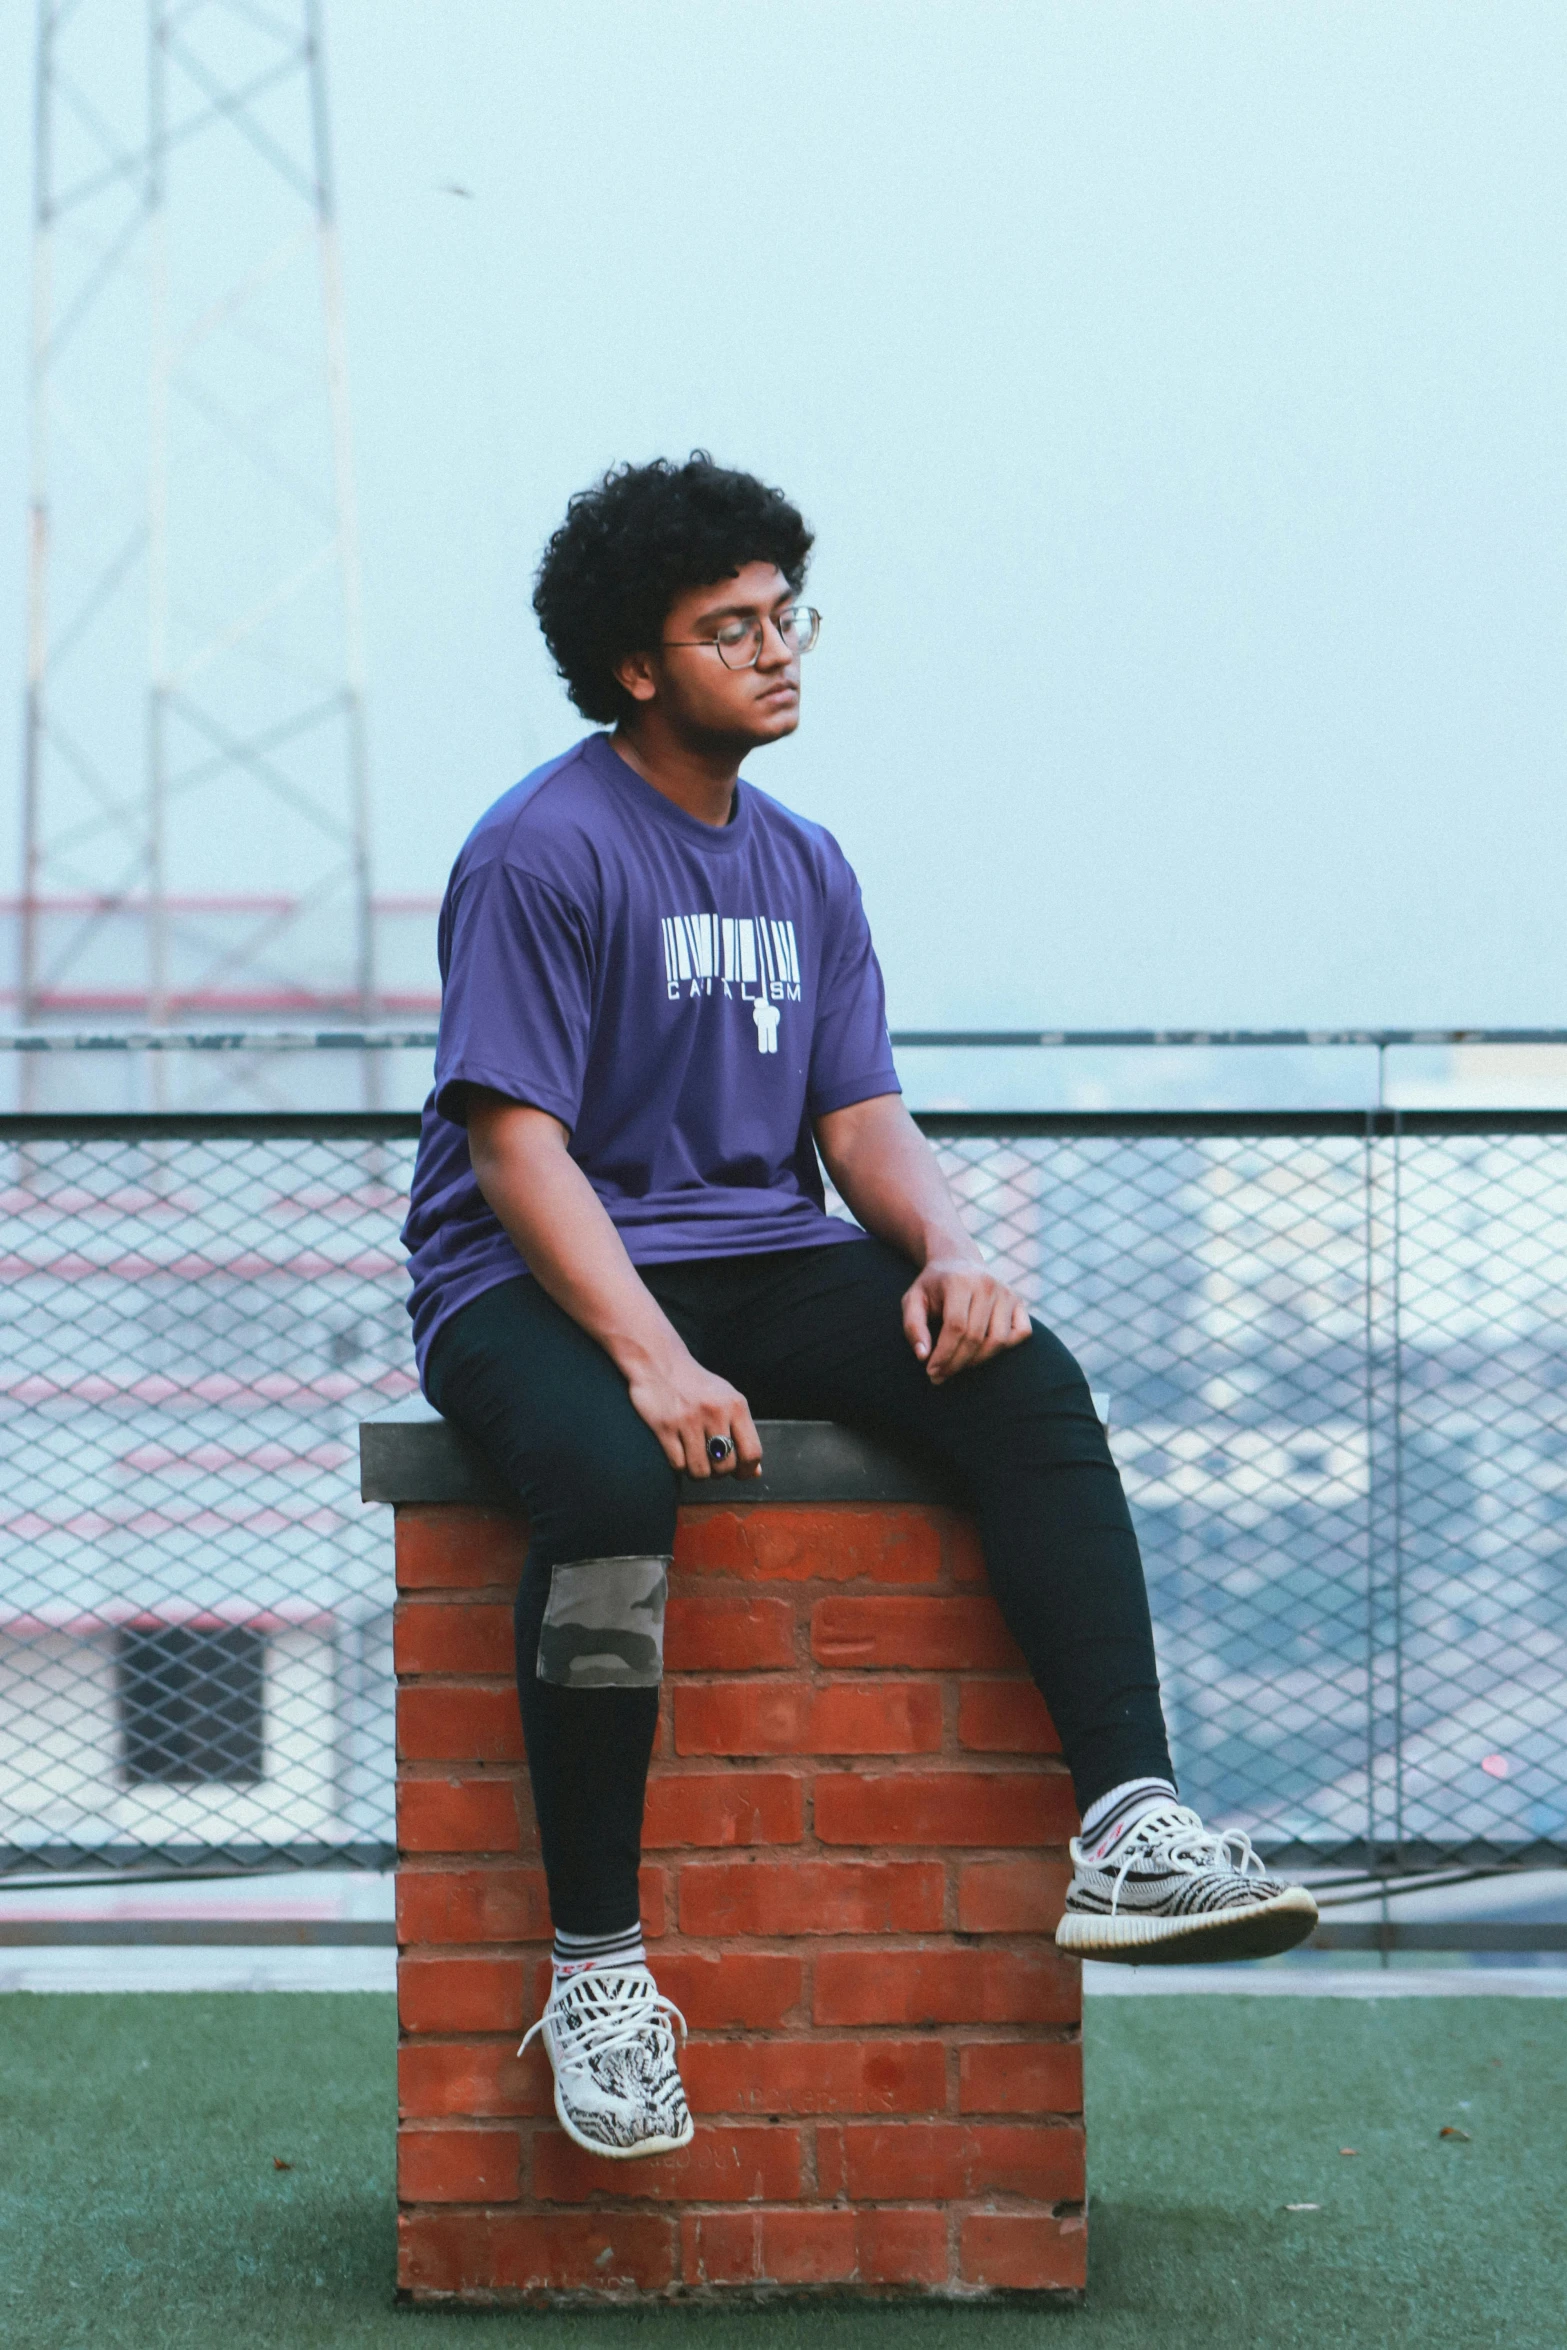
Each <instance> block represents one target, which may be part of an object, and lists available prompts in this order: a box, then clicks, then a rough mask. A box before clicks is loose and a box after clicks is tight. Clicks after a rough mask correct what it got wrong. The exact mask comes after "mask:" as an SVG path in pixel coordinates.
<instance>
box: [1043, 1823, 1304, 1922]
mask: <svg viewBox="0 0 1567 2350" xmlns="http://www.w3.org/2000/svg"><path fill="white" fill-rule="evenodd" d="M1150 1831H1152V1833H1150ZM1139 1844H1142V1845H1144V1846H1146V1845H1148V1844H1153V1845H1156V1846H1157V1847H1158V1852H1159V1858H1160V1859H1161V1860H1162V1861H1166V1862H1168V1864H1169V1865H1170V1867H1171V1868H1175V1869H1184V1870H1185V1871H1186V1872H1187V1874H1188V1875H1190V1876H1196V1875H1198V1874H1199V1873H1200V1872H1201V1871H1202V1870H1203V1869H1218V1868H1225V1867H1228V1868H1231V1869H1233V1870H1234V1872H1235V1874H1236V1875H1237V1876H1239V1877H1244V1876H1245V1875H1246V1874H1247V1872H1248V1870H1251V1869H1255V1870H1256V1871H1257V1874H1258V1876H1261V1875H1262V1874H1263V1868H1262V1862H1261V1860H1260V1859H1259V1858H1258V1856H1257V1854H1256V1852H1255V1851H1254V1850H1253V1849H1252V1841H1251V1838H1250V1837H1249V1836H1248V1835H1247V1833H1246V1831H1245V1829H1244V1828H1230V1829H1228V1830H1226V1831H1225V1832H1224V1833H1223V1834H1222V1835H1221V1834H1220V1833H1219V1831H1218V1830H1217V1829H1214V1828H1205V1827H1204V1826H1203V1823H1202V1821H1201V1819H1200V1818H1199V1817H1198V1815H1197V1813H1196V1812H1194V1811H1191V1810H1189V1809H1188V1808H1187V1806H1186V1805H1185V1804H1184V1803H1159V1804H1154V1805H1152V1806H1151V1807H1150V1809H1149V1810H1147V1811H1145V1812H1144V1813H1143V1815H1142V1817H1141V1819H1138V1820H1135V1821H1134V1822H1133V1823H1132V1825H1131V1827H1129V1828H1128V1829H1127V1831H1126V1838H1125V1841H1124V1843H1123V1844H1122V1846H1121V1865H1120V1867H1119V1868H1118V1869H1117V1870H1116V1873H1115V1883H1114V1884H1113V1885H1112V1887H1111V1889H1110V1914H1111V1916H1112V1917H1113V1916H1114V1915H1115V1912H1116V1907H1117V1905H1118V1903H1119V1902H1120V1899H1121V1888H1122V1886H1123V1885H1124V1884H1125V1883H1126V1877H1127V1871H1128V1870H1129V1869H1130V1868H1131V1866H1132V1863H1133V1861H1134V1860H1136V1859H1137V1858H1138V1846H1139ZM1232 1853H1233V1855H1234V1857H1233V1859H1232V1858H1231V1855H1232ZM1145 1857H1146V1854H1145ZM1072 1858H1073V1860H1074V1861H1081V1860H1082V1858H1083V1850H1082V1843H1081V1840H1080V1839H1079V1838H1078V1837H1075V1836H1074V1837H1073V1839H1072ZM1093 1865H1094V1864H1093V1862H1092V1861H1090V1862H1089V1863H1088V1866H1089V1867H1090V1868H1092V1867H1093Z"/></svg>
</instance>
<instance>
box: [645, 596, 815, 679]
mask: <svg viewBox="0 0 1567 2350" xmlns="http://www.w3.org/2000/svg"><path fill="white" fill-rule="evenodd" d="M773 626H774V628H776V629H777V631H778V634H779V635H780V636H781V637H782V638H783V641H784V647H785V650H786V651H788V652H791V653H808V652H809V651H810V649H811V647H812V645H814V644H815V642H816V640H817V638H818V636H820V634H821V628H822V616H821V614H820V613H819V612H816V611H813V610H812V608H811V606H810V605H809V604H786V605H785V607H784V609H783V610H782V611H781V612H775V613H774V615H773ZM764 627H765V623H764V622H762V621H760V620H742V619H741V618H740V617H739V616H738V615H736V617H735V618H734V619H733V620H725V621H724V622H722V623H721V625H720V626H719V627H718V628H717V629H715V631H714V632H713V634H712V635H711V636H666V637H665V638H664V640H663V641H664V643H665V644H666V645H711V646H712V648H713V650H714V651H715V652H716V653H717V655H718V658H719V659H720V661H722V663H723V665H724V667H725V668H726V669H754V668H755V667H756V664H757V662H758V661H760V659H761V657H762V645H763V642H764Z"/></svg>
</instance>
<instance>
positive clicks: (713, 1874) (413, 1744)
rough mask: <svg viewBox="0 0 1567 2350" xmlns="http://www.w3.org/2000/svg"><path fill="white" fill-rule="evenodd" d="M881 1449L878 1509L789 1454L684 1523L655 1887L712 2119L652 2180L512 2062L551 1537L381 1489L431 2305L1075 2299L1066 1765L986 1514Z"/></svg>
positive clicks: (663, 1980)
mask: <svg viewBox="0 0 1567 2350" xmlns="http://www.w3.org/2000/svg"><path fill="white" fill-rule="evenodd" d="M813 1425H815V1424H811V1423H781V1424H775V1428H774V1430H773V1431H768V1430H765V1429H764V1432H763V1434H764V1443H768V1445H769V1451H770V1452H771V1451H772V1450H773V1449H774V1446H773V1443H772V1442H770V1441H769V1439H770V1437H774V1438H776V1437H778V1436H780V1435H781V1434H782V1433H785V1432H787V1430H788V1429H789V1428H791V1427H792V1428H795V1429H809V1428H811V1427H812V1426H813ZM447 1433H448V1432H445V1431H440V1434H441V1435H442V1436H443V1437H445V1436H447ZM822 1433H823V1434H824V1435H829V1436H831V1438H832V1440H833V1443H834V1444H835V1445H836V1446H837V1447H838V1450H839V1454H840V1456H842V1455H843V1453H844V1448H845V1447H846V1446H849V1444H850V1440H848V1439H845V1438H844V1437H843V1436H842V1435H841V1433H840V1432H836V1431H823V1432H822ZM420 1441H421V1442H423V1443H425V1444H426V1445H427V1446H428V1443H429V1441H430V1432H429V1431H428V1429H426V1430H425V1431H424V1432H423V1433H422V1435H421V1439H420ZM778 1449H780V1450H786V1449H787V1447H785V1446H783V1445H782V1444H780V1445H779V1447H778ZM855 1449H856V1450H865V1448H855ZM866 1457H867V1458H868V1459H873V1460H879V1461H880V1463H881V1466H882V1470H883V1474H882V1476H881V1478H880V1487H881V1490H882V1494H883V1497H882V1498H876V1499H873V1500H868V1501H867V1500H854V1499H847V1500H846V1499H837V1500H828V1501H823V1500H820V1499H814V1500H813V1499H799V1498H789V1495H790V1493H791V1490H794V1491H798V1490H799V1489H800V1488H801V1487H802V1485H803V1486H806V1487H809V1486H810V1485H811V1483H812V1482H813V1480H812V1479H811V1478H809V1477H805V1478H801V1477H800V1476H795V1477H794V1478H793V1479H792V1480H791V1479H790V1477H789V1476H788V1475H782V1476H780V1475H778V1474H775V1473H772V1472H770V1481H769V1489H768V1490H767V1492H766V1493H765V1494H764V1496H763V1498H761V1499H759V1500H755V1501H747V1502H745V1503H743V1504H740V1503H737V1504H736V1505H734V1506H729V1507H722V1506H720V1507H713V1506H706V1505H701V1506H690V1507H686V1508H683V1509H682V1511H681V1518H680V1531H679V1535H678V1538H677V1544H676V1553H675V1571H674V1574H673V1576H672V1578H671V1586H670V1605H669V1617H668V1626H667V1649H666V1654H667V1679H666V1683H665V1688H664V1693H663V1707H662V1719H661V1726H660V1732H659V1738H658V1744H657V1749H656V1752H655V1756H654V1761H653V1770H652V1781H651V1785H650V1788H649V1795H648V1810H647V1823H646V1837H645V1848H646V1849H645V1866H644V1870H643V1878H642V1905H643V1919H644V1923H645V1928H646V1932H647V1937H648V1941H649V1947H650V1956H651V1959H652V1964H653V1969H654V1973H655V1975H656V1976H657V1979H658V1983H659V1986H660V1988H661V1989H662V1990H664V1991H665V1992H667V1993H668V1995H669V1996H670V1997H671V1998H672V1999H674V2000H675V2002H676V2003H677V2004H678V2005H679V2006H680V2007H681V2008H683V2009H684V2011H685V2015H686V2018H687V2021H688V2023H689V2025H690V2030H691V2037H690V2039H689V2041H688V2042H687V2044H686V2047H685V2050H684V2052H683V2055H682V2059H681V2069H682V2072H683V2074H684V2077H685V2082H686V2089H687V2093H688V2095H689V2097H690V2101H691V2107H692V2111H693V2113H694V2115H695V2117H696V2139H695V2142H694V2144H693V2145H692V2146H691V2147H689V2148H688V2149H687V2150H686V2151H685V2152H684V2153H682V2154H679V2155H673V2156H667V2157H664V2158H662V2159H659V2160H655V2161H650V2162H639V2163H635V2164H628V2163H619V2162H605V2161H602V2160H598V2159H595V2158H593V2157H591V2156H587V2155H584V2154H582V2153H581V2152H580V2151H579V2150H578V2149H577V2148H576V2147H574V2146H573V2145H572V2144H571V2143H570V2142H569V2140H568V2139H567V2138H566V2137H565V2136H564V2135H563V2133H562V2132H561V2131H560V2129H559V2128H558V2127H557V2125H556V2123H555V2121H554V2118H553V2113H552V2110H551V2103H550V2075H549V2065H548V2061H547V2059H546V2058H545V2056H544V2054H543V2052H542V2050H541V2049H540V2048H539V2047H538V2045H537V2043H535V2045H534V2046H533V2047H532V2048H531V2049H530V2050H529V2052H528V2055H527V2057H526V2058H524V2059H523V2060H521V2061H519V2060H518V2058H517V2056H516V2054H515V2050H516V2045H517V2041H518V2039H519V2038H520V2036H521V2033H522V2030H523V2028H524V2026H525V2025H526V2024H528V2023H531V2022H532V2021H533V2019H534V2018H535V2017H536V2016H537V2015H538V2013H539V2010H540V2008H541V2006H542V2004H543V2001H544V1998H545V1995H546V1991H547V1987H548V1980H549V1965H548V1957H547V1953H546V1950H545V1947H544V1945H545V1942H546V1938H547V1936H548V1934H549V1931H550V1922H549V1912H548V1904H547V1901H546V1896H545V1887H544V1878H543V1874H542V1871H541V1870H540V1868H539V1864H538V1842H537V1833H536V1829H535V1826H534V1821H533V1816H532V1807H531V1803H530V1800H529V1794H528V1785H527V1772H526V1767H525V1764H524V1760H523V1752H522V1741H521V1732H520V1727H519V1723H518V1718H517V1707H516V1699H515V1694H514V1691H513V1687H512V1655H511V1623H510V1601H511V1594H512V1590H513V1588H514V1586H515V1581H516V1576H517V1571H518V1568H519V1566H520V1564H521V1560H522V1554H523V1548H524V1542H525V1535H524V1531H523V1529H522V1527H521V1526H520V1525H519V1523H518V1521H517V1520H516V1519H515V1518H513V1517H510V1516H508V1515H507V1514H505V1513H504V1512H503V1511H501V1510H498V1509H496V1508H494V1507H485V1506H483V1505H482V1503H481V1502H479V1501H477V1500H475V1499H467V1500H459V1501H456V1502H454V1501H452V1500H450V1499H445V1500H443V1499H431V1500H419V1499H410V1498H408V1486H409V1484H410V1482H412V1483H413V1484H414V1485H415V1486H418V1487H420V1488H422V1489H424V1490H429V1489H431V1488H432V1487H433V1488H434V1490H435V1492H436V1493H437V1494H442V1493H448V1494H449V1493H450V1492H452V1491H454V1490H456V1491H462V1490H464V1483H463V1480H464V1477H465V1476H470V1477H471V1474H472V1472H471V1469H470V1470H462V1471H456V1470H453V1469H452V1468H451V1466H450V1463H448V1469H447V1471H446V1472H445V1473H444V1482H443V1476H442V1475H441V1474H432V1473H430V1471H429V1468H428V1456H427V1459H426V1470H425V1473H424V1474H423V1475H422V1476H416V1477H414V1478H412V1479H410V1478H409V1477H407V1476H405V1477H404V1478H403V1479H402V1483H401V1489H400V1490H399V1491H397V1492H388V1491H384V1489H383V1490H382V1492H381V1493H380V1495H379V1497H382V1498H392V1499H398V1500H399V1504H400V1506H399V1508H398V1514H397V1580H398V1590H399V1598H398V1607H397V1632H396V1650H397V1674H398V1792H397V1818H398V1845H399V1853H400V1859H399V1868H398V1901H397V1916H398V1942H399V1965H398V1986H399V1988H398V2003H399V2025H400V2046H399V2061H398V2081H399V2097H400V2113H401V2122H400V2129H399V2147H398V2157H399V2158H398V2193H399V2198H400V2207H401V2217H400V2249H399V2264H398V2282H399V2285H400V2287H401V2290H402V2292H403V2294H404V2296H405V2297H411V2298H412V2299H414V2300H417V2301H421V2302H435V2301H440V2300H443V2299H446V2298H456V2299H459V2300H463V2301H470V2302H487V2301H504V2300H542V2299H556V2298H576V2299H579V2300H584V2301H591V2302H599V2301H605V2302H607V2301H636V2300H653V2299H675V2298H682V2297H698V2298H706V2299H720V2298H723V2297H725V2296H733V2295H736V2294H742V2295H743V2294H752V2295H754V2294H758V2293H762V2292H766V2291H768V2290H775V2291H781V2290H786V2291H788V2292H790V2293H791V2294H798V2293H801V2292H810V2291H820V2292H822V2293H824V2294H826V2293H844V2292H859V2293H867V2294H919V2295H924V2296H929V2297H934V2298H938V2299H954V2300H955V2299H970V2298H975V2299H977V2298H984V2297H986V2296H989V2295H995V2294H999V2293H1006V2292H1017V2291H1024V2292H1030V2291H1031V2292H1036V2293H1037V2292H1043V2293H1049V2294H1053V2295H1057V2296H1059V2295H1062V2294H1074V2293H1077V2292H1079V2291H1080V2290H1081V2288H1082V2286H1083V2283H1084V2277H1085V2265H1086V2252H1087V2236H1086V2223H1085V2216H1084V2174H1083V2118H1082V2065H1081V2038H1080V2030H1079V2026H1080V2020H1081V1985H1080V1977H1079V1970H1078V1967H1077V1965H1076V1964H1075V1963H1074V1962H1073V1961H1071V1960H1068V1959H1064V1958H1062V1957H1060V1956H1059V1955H1058V1954H1057V1952H1056V1949H1055V1946H1054V1942H1053V1940H1052V1939H1051V1928H1052V1926H1053V1924H1054V1921H1055V1919H1056V1916H1057V1915H1058V1913H1059V1909H1060V1904H1061V1897H1062V1893H1063V1890H1064V1885H1065V1878H1066V1860H1065V1854H1064V1851H1063V1845H1064V1842H1065V1839H1066V1837H1067V1836H1068V1835H1069V1834H1070V1833H1071V1831H1072V1829H1073V1827H1074V1825H1075V1816H1074V1812H1073V1806H1072V1794H1071V1785H1070V1781H1069V1780H1068V1779H1067V1777H1066V1775H1065V1770H1064V1766H1063V1765H1062V1763H1061V1761H1060V1758H1059V1754H1058V1751H1057V1747H1056V1741H1055V1736H1054V1732H1053V1730H1052V1727H1051V1724H1050V1721H1049V1718H1048V1716H1047V1715H1046V1713H1045V1710H1044V1707H1043V1705H1042V1704H1041V1702H1040V1700H1039V1698H1038V1696H1037V1695H1036V1693H1035V1691H1034V1689H1033V1686H1032V1684H1031V1683H1030V1681H1029V1680H1028V1678H1027V1676H1026V1674H1025V1672H1024V1670H1023V1666H1022V1661H1021V1659H1020V1657H1019V1656H1018V1654H1017V1652H1016V1650H1015V1649H1014V1648H1013V1646H1012V1644H1011V1641H1010V1640H1009V1638H1008V1636H1007V1634H1006V1632H1005V1630H1004V1629H1003V1627H1002V1624H1001V1621H1000V1618H999V1615H998V1613H997V1610H996V1607H995V1603H994V1602H993V1600H992V1599H991V1598H990V1596H989V1594H988V1592H987V1591H986V1589H985V1586H984V1575H983V1569H982V1567H981V1564H980V1559H979V1553H978V1548H977V1545H976V1543H975V1540H974V1537H973V1533H972V1530H971V1528H970V1527H969V1526H968V1524H967V1523H966V1522H965V1520H964V1519H963V1518H961V1517H960V1516H959V1515H958V1514H957V1513H956V1512H955V1511H953V1510H951V1509H948V1508H945V1507H942V1506H940V1505H938V1504H936V1503H934V1502H932V1501H931V1500H929V1499H928V1498H927V1499H914V1500H899V1499H896V1498H885V1495H886V1494H887V1493H888V1492H891V1493H893V1494H896V1493H897V1492H898V1491H899V1490H903V1491H908V1490H913V1491H914V1492H916V1493H918V1492H920V1491H921V1490H922V1488H921V1487H920V1486H919V1485H918V1483H917V1482H915V1483H913V1484H912V1486H911V1481H910V1480H909V1477H908V1473H907V1472H906V1471H903V1472H901V1474H902V1478H903V1484H902V1487H901V1488H900V1487H899V1485H898V1482H897V1475H898V1472H896V1471H894V1472H892V1473H891V1481H890V1483H889V1474H888V1473H887V1471H886V1456H884V1455H883V1456H871V1455H869V1453H868V1451H867V1452H866ZM453 1458H455V1455H453ZM366 1459H367V1464H368V1461H369V1447H368V1444H367V1449H366ZM866 1481H867V1480H866V1478H865V1477H863V1476H860V1477H858V1478H856V1477H851V1478H850V1479H849V1480H848V1483H849V1486H850V1488H851V1489H853V1488H854V1486H855V1485H856V1484H857V1483H858V1484H864V1483H865V1482H866ZM366 1482H367V1490H369V1489H370V1487H371V1485H372V1483H373V1479H372V1477H371V1474H370V1471H369V1468H368V1466H367V1475H366ZM385 1482H386V1481H385V1480H383V1487H384V1483H385ZM390 1482H391V1483H392V1484H394V1485H395V1484H396V1483H397V1480H396V1479H395V1478H394V1479H391V1480H390ZM814 1482H815V1483H816V1485H818V1486H820V1485H821V1483H822V1482H823V1480H822V1479H821V1478H820V1477H818V1478H816V1479H815V1480H814ZM826 1482H827V1483H828V1484H829V1485H831V1484H832V1483H833V1482H834V1480H833V1479H832V1478H829V1479H827V1480H826ZM838 1482H839V1483H842V1479H841V1478H840V1479H839V1480H838ZM869 1482H870V1483H871V1485H873V1486H874V1485H876V1483H877V1479H876V1478H875V1477H872V1478H870V1480H869ZM469 1490H472V1488H471V1486H470V1488H469ZM699 1490H701V1489H699ZM708 1490H711V1489H708ZM725 1490H726V1498H727V1495H728V1493H729V1492H732V1491H733V1488H727V1489H725Z"/></svg>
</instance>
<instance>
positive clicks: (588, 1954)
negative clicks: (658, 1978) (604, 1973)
mask: <svg viewBox="0 0 1567 2350" xmlns="http://www.w3.org/2000/svg"><path fill="white" fill-rule="evenodd" d="M552 1956H553V1959H554V1965H555V1980H556V1982H557V1983H558V1982H560V1981H561V1979H562V1977H564V1976H566V1975H580V1974H581V1973H582V1972H583V1970H584V1969H585V1968H587V1967H628V1966H646V1965H647V1951H646V1949H645V1948H644V1947H643V1942H642V1923H641V1920H640V1919H638V1920H637V1922H636V1923H635V1924H634V1925H630V1926H623V1927H622V1928H621V1930H620V1932H619V1933H618V1934H563V1933H562V1932H561V1930H560V1928H559V1927H558V1926H557V1927H556V1929H555V1948H554V1951H553V1953H552Z"/></svg>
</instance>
